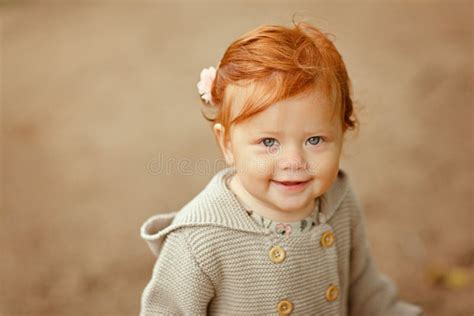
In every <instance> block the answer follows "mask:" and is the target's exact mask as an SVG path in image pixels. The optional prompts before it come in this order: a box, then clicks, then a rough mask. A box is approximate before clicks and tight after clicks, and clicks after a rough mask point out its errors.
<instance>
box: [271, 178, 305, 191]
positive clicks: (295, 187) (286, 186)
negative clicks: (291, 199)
mask: <svg viewBox="0 0 474 316" xmlns="http://www.w3.org/2000/svg"><path fill="white" fill-rule="evenodd" d="M272 182H273V183H274V184H275V185H276V186H277V187H278V188H280V189H281V190H284V191H287V192H298V191H302V190H303V189H304V188H305V187H306V186H307V185H308V183H309V182H310V180H308V181H306V182H300V183H298V184H291V185H289V184H283V183H281V182H277V181H273V180H272Z"/></svg>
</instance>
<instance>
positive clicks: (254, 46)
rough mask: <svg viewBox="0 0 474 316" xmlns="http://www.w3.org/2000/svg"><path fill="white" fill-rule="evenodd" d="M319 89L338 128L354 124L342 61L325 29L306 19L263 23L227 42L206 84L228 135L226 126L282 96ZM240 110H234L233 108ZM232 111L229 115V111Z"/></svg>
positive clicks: (216, 117) (215, 120) (217, 119)
mask: <svg viewBox="0 0 474 316" xmlns="http://www.w3.org/2000/svg"><path fill="white" fill-rule="evenodd" d="M311 89H322V91H323V92H324V93H325V95H326V96H328V98H329V100H330V101H331V104H332V105H333V106H334V108H333V109H334V111H333V113H334V114H339V115H340V119H341V122H342V125H341V126H342V127H343V133H345V132H346V130H347V129H354V128H355V127H356V125H357V124H358V121H357V118H356V117H355V114H354V113H353V104H352V99H351V82H350V79H349V76H348V74H347V71H346V67H345V64H344V61H343V60H342V57H341V55H340V54H339V52H338V51H337V49H336V47H335V46H334V44H333V43H332V42H331V40H329V38H328V37H327V35H326V34H324V33H322V32H321V31H320V30H319V29H318V28H316V27H314V26H313V25H311V24H309V23H306V22H298V23H295V22H294V21H293V26H292V27H285V26H280V25H262V26H260V27H257V28H256V29H254V30H251V31H249V32H247V33H245V34H243V35H241V36H240V37H239V38H237V39H236V40H235V41H234V42H232V43H231V44H230V46H229V47H228V48H227V50H226V51H225V53H224V55H223V57H222V59H221V61H220V63H219V65H218V67H217V72H216V77H215V79H214V81H213V83H212V87H211V97H212V102H213V103H214V106H209V107H208V109H207V110H209V109H210V110H212V112H213V115H209V112H208V113H205V111H203V115H204V117H205V118H206V119H208V120H209V121H211V122H212V123H213V124H214V123H221V124H222V125H223V126H224V128H225V132H224V137H225V139H226V140H227V139H228V136H229V133H228V131H229V130H230V127H231V126H232V125H233V124H237V123H239V122H241V121H243V120H245V119H247V118H249V117H251V116H252V115H255V114H257V113H259V112H261V111H264V110H265V109H267V108H268V107H270V106H271V105H272V104H274V103H277V102H279V101H281V100H284V99H286V98H290V97H292V96H295V95H298V94H301V93H305V92H308V91H311ZM235 108H237V109H241V110H240V112H239V113H238V114H237V115H235V113H234V112H233V111H234V109H235ZM233 113H234V114H233Z"/></svg>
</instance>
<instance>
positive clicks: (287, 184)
mask: <svg viewBox="0 0 474 316" xmlns="http://www.w3.org/2000/svg"><path fill="white" fill-rule="evenodd" d="M272 181H273V182H275V183H277V184H279V185H283V186H285V187H288V188H292V187H301V186H302V185H305V184H306V183H307V182H309V181H310V180H305V181H276V180H272Z"/></svg>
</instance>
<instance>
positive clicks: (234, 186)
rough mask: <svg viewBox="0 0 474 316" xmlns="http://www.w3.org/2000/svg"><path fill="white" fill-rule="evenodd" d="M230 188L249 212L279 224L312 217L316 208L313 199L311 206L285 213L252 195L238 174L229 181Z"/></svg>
mask: <svg viewBox="0 0 474 316" xmlns="http://www.w3.org/2000/svg"><path fill="white" fill-rule="evenodd" d="M227 180H228V184H229V188H230V189H231V190H232V191H233V192H234V193H235V195H236V196H237V198H238V199H239V201H240V202H241V204H242V205H243V207H244V208H245V209H247V210H252V211H254V212H256V213H257V214H259V215H261V216H263V217H265V218H268V219H271V220H273V221H279V222H296V221H300V220H302V219H305V218H306V217H308V216H310V215H311V213H312V212H313V209H314V207H315V200H314V199H313V201H312V203H311V204H310V205H307V206H306V207H305V208H304V209H302V210H298V211H291V212H289V211H284V210H281V209H276V208H274V207H271V206H269V205H267V204H266V203H264V202H262V201H260V200H258V199H257V198H255V197H254V196H253V195H251V194H250V193H249V192H248V191H247V190H246V189H245V188H244V186H243V185H242V183H241V182H240V179H239V177H238V175H237V174H234V175H232V176H230V177H229V178H228V179H227Z"/></svg>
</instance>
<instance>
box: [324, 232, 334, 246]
mask: <svg viewBox="0 0 474 316" xmlns="http://www.w3.org/2000/svg"><path fill="white" fill-rule="evenodd" d="M334 240H336V237H335V236H334V234H333V233H332V232H331V231H329V230H328V231H326V232H324V233H323V234H322V235H321V246H323V247H324V248H329V247H331V246H332V245H333V244H334Z"/></svg>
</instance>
